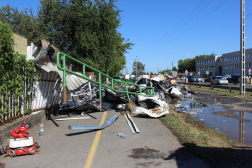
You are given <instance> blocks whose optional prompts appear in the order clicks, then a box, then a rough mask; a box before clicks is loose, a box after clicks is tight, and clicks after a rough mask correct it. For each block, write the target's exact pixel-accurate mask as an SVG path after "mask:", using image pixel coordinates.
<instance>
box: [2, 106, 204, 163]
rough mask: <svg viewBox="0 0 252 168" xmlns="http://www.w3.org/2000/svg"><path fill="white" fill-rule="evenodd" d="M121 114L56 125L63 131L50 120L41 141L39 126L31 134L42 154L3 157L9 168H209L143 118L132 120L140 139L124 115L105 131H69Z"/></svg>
mask: <svg viewBox="0 0 252 168" xmlns="http://www.w3.org/2000/svg"><path fill="white" fill-rule="evenodd" d="M115 114H116V112H115V111H114V110H109V111H107V112H94V113H90V115H92V117H90V118H88V119H79V120H66V121H56V122H57V123H58V125H59V127H57V126H56V125H55V124H54V123H53V122H52V121H51V120H46V121H45V122H44V130H45V133H44V137H39V130H40V128H39V126H37V127H35V128H32V129H30V130H29V132H30V136H32V137H34V139H35V142H38V145H39V146H40V150H41V154H37V153H35V154H34V155H25V156H17V157H13V158H11V157H9V156H8V157H5V158H2V157H1V159H0V161H2V162H3V163H5V164H6V168H13V167H29V168H30V167H31V168H51V167H52V168H56V167H57V168H58V167H60V168H64V167H66V168H68V167H71V168H72V167H74V168H83V167H85V168H88V167H92V168H100V167H110V168H118V167H129V168H132V167H147V168H148V167H150V168H151V167H159V168H167V167H169V168H177V167H179V168H189V167H192V168H194V167H201V168H204V167H208V166H207V164H205V163H204V162H203V161H202V160H200V159H199V158H197V157H195V156H194V155H192V154H190V153H189V152H187V151H186V150H185V148H184V147H183V146H182V145H181V144H180V143H179V142H178V140H177V138H176V137H175V136H174V135H173V134H172V133H171V131H170V130H169V129H167V128H166V126H164V125H163V124H162V123H161V122H160V120H159V119H155V118H150V117H146V116H141V115H140V116H134V117H132V119H133V120H134V122H135V124H136V125H137V127H138V129H139V130H140V133H136V134H133V133H131V131H130V128H129V126H128V124H127V122H126V120H125V118H124V116H122V115H120V117H119V118H118V119H117V121H115V123H113V124H112V125H111V126H109V127H107V128H105V129H103V130H102V131H88V130H86V131H84V130H69V129H68V126H69V125H82V126H99V125H101V124H102V123H103V122H104V121H103V120H105V121H107V120H108V119H110V118H111V117H112V116H114V115H115ZM61 117H63V116H61ZM76 117H88V115H82V116H80V115H77V116H76ZM28 121H29V120H28ZM118 133H124V134H126V135H127V138H126V139H124V138H121V137H119V136H117V134H118Z"/></svg>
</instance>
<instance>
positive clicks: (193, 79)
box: [187, 75, 198, 83]
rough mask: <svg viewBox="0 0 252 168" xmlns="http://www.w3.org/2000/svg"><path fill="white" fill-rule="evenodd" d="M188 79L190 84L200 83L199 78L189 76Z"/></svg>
mask: <svg viewBox="0 0 252 168" xmlns="http://www.w3.org/2000/svg"><path fill="white" fill-rule="evenodd" d="M187 78H188V82H189V83H193V82H198V78H196V77H195V76H192V75H189V76H187Z"/></svg>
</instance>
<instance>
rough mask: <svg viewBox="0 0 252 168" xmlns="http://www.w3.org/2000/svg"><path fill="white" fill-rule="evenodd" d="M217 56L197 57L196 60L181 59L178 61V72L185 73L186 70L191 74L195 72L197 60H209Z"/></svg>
mask: <svg viewBox="0 0 252 168" xmlns="http://www.w3.org/2000/svg"><path fill="white" fill-rule="evenodd" d="M212 56H215V54H214V53H212V54H210V55H205V54H204V55H197V56H195V58H192V59H191V58H187V59H184V60H182V59H180V60H179V61H178V71H179V72H182V73H184V72H185V70H188V71H189V72H194V71H195V62H196V60H197V59H203V58H208V57H212Z"/></svg>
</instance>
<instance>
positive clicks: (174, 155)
mask: <svg viewBox="0 0 252 168" xmlns="http://www.w3.org/2000/svg"><path fill="white" fill-rule="evenodd" d="M183 146H185V147H182V148H179V149H177V150H176V151H174V152H173V151H170V155H169V156H168V157H167V158H165V159H164V160H171V159H175V160H176V162H177V166H178V168H179V167H187V166H186V165H185V164H188V162H190V160H191V161H192V159H196V156H197V157H200V158H202V159H203V160H204V161H206V162H207V164H208V165H211V166H212V167H228V168H237V167H243V168H247V167H250V168H251V167H252V147H245V145H244V144H243V146H241V147H236V148H214V147H200V146H196V145H195V144H192V143H184V144H183ZM188 149H189V151H190V152H191V151H192V153H194V154H195V155H193V154H189V155H188V153H190V152H189V151H188ZM188 167H190V166H189V165H188ZM199 167H200V166H199Z"/></svg>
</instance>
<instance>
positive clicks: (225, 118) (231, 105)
mask: <svg viewBox="0 0 252 168" xmlns="http://www.w3.org/2000/svg"><path fill="white" fill-rule="evenodd" d="M194 101H196V102H202V103H204V104H206V105H209V106H208V107H200V106H196V107H198V108H194V107H193V106H191V107H190V105H192V104H194V103H193V102H194ZM175 105H176V104H175ZM177 106H178V105H177ZM180 107H184V110H185V111H187V112H189V113H190V114H191V116H192V117H193V118H196V119H198V120H200V121H202V122H203V123H204V124H205V125H207V126H208V127H210V128H213V129H216V130H219V131H220V132H223V133H225V134H226V135H227V136H228V137H229V138H231V139H234V140H236V141H240V142H244V143H249V144H252V131H251V130H252V122H251V121H252V109H251V108H250V107H252V102H251V101H246V100H238V99H229V98H226V97H225V98H224V97H216V96H213V97H211V96H209V95H205V94H199V93H198V94H196V95H195V96H194V97H193V98H191V99H187V100H184V101H182V102H181V105H180ZM237 109H240V110H237ZM241 110H242V111H241Z"/></svg>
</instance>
